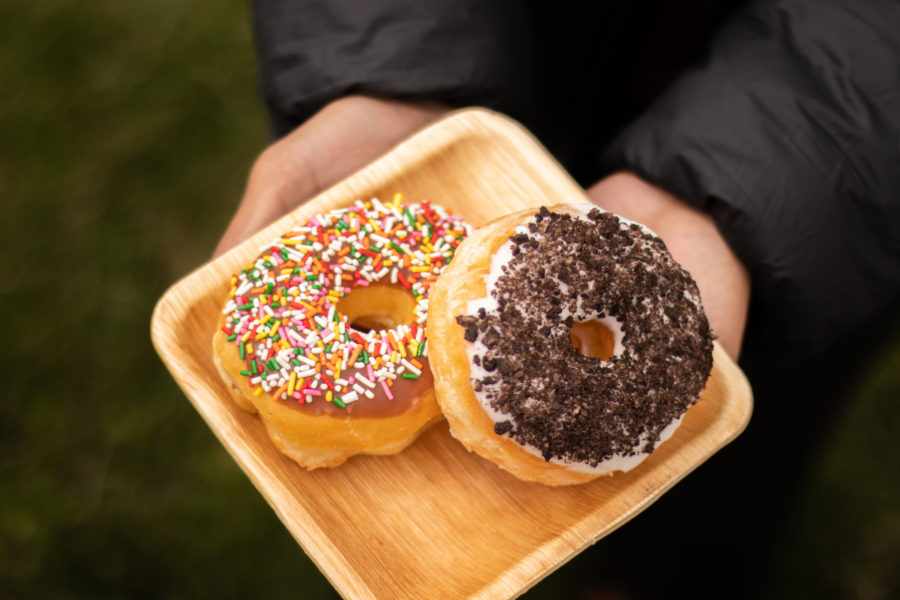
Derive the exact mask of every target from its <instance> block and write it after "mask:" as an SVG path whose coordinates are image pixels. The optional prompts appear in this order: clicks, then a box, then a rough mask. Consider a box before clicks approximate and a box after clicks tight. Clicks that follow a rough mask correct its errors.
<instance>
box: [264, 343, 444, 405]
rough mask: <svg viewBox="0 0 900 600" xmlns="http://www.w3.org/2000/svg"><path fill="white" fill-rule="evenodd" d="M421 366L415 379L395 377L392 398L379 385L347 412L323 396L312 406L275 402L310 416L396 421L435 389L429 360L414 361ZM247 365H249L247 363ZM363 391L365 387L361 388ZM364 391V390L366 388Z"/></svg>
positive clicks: (347, 374) (345, 374)
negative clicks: (389, 419)
mask: <svg viewBox="0 0 900 600" xmlns="http://www.w3.org/2000/svg"><path fill="white" fill-rule="evenodd" d="M416 360H418V361H419V362H420V363H422V374H421V375H420V376H419V378H418V379H403V378H402V377H398V378H397V379H395V380H394V385H393V386H392V387H391V394H393V396H394V397H393V398H392V399H389V398H388V397H387V395H386V394H385V393H384V389H383V388H382V387H381V384H380V383H378V384H376V385H375V387H374V388H372V390H371V391H372V394H373V395H374V397H373V398H367V397H366V396H363V395H362V394H360V397H359V400H357V401H356V402H351V403H349V404H347V407H346V408H341V407H339V406H337V405H336V404H335V403H334V402H326V401H325V398H324V397H323V396H316V397H315V398H314V399H313V401H312V402H310V403H309V404H307V403H306V402H304V401H303V400H300V401H297V400H294V399H287V400H278V402H280V403H281V404H284V405H286V406H291V407H293V408H295V409H296V410H299V411H301V412H304V413H306V414H310V415H315V416H319V415H329V416H333V417H351V418H353V417H360V418H361V417H366V418H370V419H371V418H380V417H395V416H397V415H399V414H403V413H404V412H406V411H408V410H411V409H412V408H413V407H415V406H416V405H417V404H418V403H419V402H420V401H421V398H422V396H423V395H425V394H426V393H428V392H429V391H430V390H431V389H433V388H434V377H433V375H432V374H431V368H430V367H429V366H428V359H427V358H426V357H424V356H419V357H418V358H416ZM247 363H248V365H249V361H247ZM357 373H361V374H362V375H363V376H365V375H366V370H365V369H356V368H353V369H347V370H345V371H342V372H341V377H342V378H343V379H349V378H350V376H351V375H354V376H355V375H356V374H357ZM363 387H364V388H365V386H363ZM366 389H367V388H366Z"/></svg>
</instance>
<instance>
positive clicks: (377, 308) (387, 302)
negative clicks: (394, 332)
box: [337, 284, 416, 333]
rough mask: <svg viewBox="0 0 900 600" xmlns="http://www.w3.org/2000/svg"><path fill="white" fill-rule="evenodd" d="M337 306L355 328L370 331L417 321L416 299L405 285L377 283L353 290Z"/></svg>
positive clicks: (364, 331)
mask: <svg viewBox="0 0 900 600" xmlns="http://www.w3.org/2000/svg"><path fill="white" fill-rule="evenodd" d="M337 309H338V312H340V313H341V314H343V315H344V316H345V317H347V323H349V325H350V327H351V328H352V329H355V330H356V331H359V332H361V333H368V332H369V331H381V330H385V329H394V328H395V327H397V326H398V325H404V324H409V323H412V322H413V321H415V318H416V299H415V298H414V297H413V295H412V294H411V293H410V292H409V290H407V289H406V288H401V287H398V286H393V285H379V284H374V285H370V286H368V287H355V288H353V289H352V290H350V293H349V294H347V295H346V296H344V297H343V298H342V299H341V300H340V301H339V302H338V303H337Z"/></svg>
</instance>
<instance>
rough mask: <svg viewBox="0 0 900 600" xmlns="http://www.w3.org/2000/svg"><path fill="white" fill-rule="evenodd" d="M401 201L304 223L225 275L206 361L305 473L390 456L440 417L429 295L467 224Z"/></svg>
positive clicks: (376, 202)
mask: <svg viewBox="0 0 900 600" xmlns="http://www.w3.org/2000/svg"><path fill="white" fill-rule="evenodd" d="M400 201H401V196H399V195H397V196H395V198H394V200H393V201H392V202H389V203H387V204H384V203H382V202H380V201H379V200H377V199H373V200H371V201H369V202H362V201H358V202H356V203H355V204H354V205H352V206H351V207H349V208H346V209H340V210H334V211H331V212H328V213H326V214H321V215H316V216H313V217H311V218H309V219H308V220H307V221H306V222H305V223H304V224H303V225H301V226H299V227H295V228H294V229H292V230H291V231H289V232H287V233H285V234H284V235H283V236H281V237H280V238H279V239H278V240H275V241H274V242H273V243H271V244H270V245H268V246H266V247H265V248H263V249H262V251H261V253H260V255H259V256H258V257H257V258H256V259H255V260H254V261H253V262H252V263H251V264H249V265H248V266H247V267H246V268H245V269H243V270H242V271H241V272H240V273H238V274H235V275H234V276H233V277H232V278H231V281H230V292H229V294H228V299H227V302H226V303H225V306H224V308H223V310H222V315H221V319H220V324H219V325H220V327H219V329H218V330H217V332H216V334H215V336H214V339H213V357H214V361H215V363H216V366H217V367H218V369H219V372H220V373H221V375H222V377H223V379H224V380H225V382H226V383H227V384H228V385H229V389H230V390H231V392H232V395H233V396H234V399H235V401H236V402H237V404H238V405H239V406H240V407H241V408H243V409H245V410H247V411H250V412H257V413H258V414H259V415H260V417H261V419H262V421H263V423H264V424H265V427H266V431H267V433H268V435H269V437H270V438H271V439H272V441H273V442H274V445H275V446H276V447H277V448H278V449H279V450H280V451H281V452H282V453H284V454H285V455H287V456H288V457H290V458H291V459H293V460H294V461H296V462H297V463H298V464H300V465H301V466H303V467H306V468H307V469H315V468H319V467H332V466H336V465H339V464H341V463H342V462H344V461H345V460H347V458H349V457H350V456H353V455H355V454H392V453H395V452H399V451H400V450H402V449H403V448H405V447H406V446H408V445H409V444H410V443H412V441H413V440H415V438H416V437H417V436H418V435H419V433H421V432H422V431H423V430H424V429H425V428H427V427H428V426H429V425H431V424H432V423H434V422H435V421H437V420H440V419H441V413H440V409H439V407H438V405H437V403H436V402H435V397H434V385H433V376H432V373H431V369H430V366H429V357H428V346H429V344H428V340H427V338H426V336H425V325H426V319H427V315H428V302H429V290H430V288H431V286H432V284H433V283H434V282H435V280H436V279H437V277H438V275H439V274H440V273H441V272H442V271H443V270H444V269H445V267H446V266H447V264H448V263H449V262H450V260H451V258H452V257H453V255H454V252H455V250H456V248H457V246H458V245H459V243H460V241H461V240H462V239H463V238H464V237H465V236H466V235H467V234H468V232H469V226H468V225H467V224H466V223H465V222H463V221H462V219H461V218H460V217H457V216H451V215H450V214H449V213H448V212H447V211H446V210H445V209H444V208H442V207H440V206H437V205H434V204H430V203H428V202H427V201H424V202H421V203H416V204H409V205H401V204H400Z"/></svg>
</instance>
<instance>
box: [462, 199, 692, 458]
mask: <svg viewBox="0 0 900 600" xmlns="http://www.w3.org/2000/svg"><path fill="white" fill-rule="evenodd" d="M569 206H570V207H571V208H572V209H573V211H574V212H575V213H576V214H575V215H574V218H578V219H581V220H584V221H588V222H591V223H593V221H592V220H591V219H590V218H589V217H588V216H587V215H588V213H589V212H590V211H591V210H593V209H595V208H597V209H598V210H601V211H602V209H599V208H598V207H596V206H595V205H593V204H586V203H583V204H571V205H569ZM617 217H618V216H617ZM618 218H619V219H620V221H621V226H622V228H623V229H628V228H629V227H630V226H631V225H632V224H635V225H638V226H639V227H641V229H643V230H644V231H645V232H647V233H648V234H650V235H652V236H653V237H658V236H657V235H656V234H655V233H654V232H653V231H651V230H650V229H648V228H647V227H646V226H644V225H642V224H640V223H635V222H633V221H629V220H627V219H624V218H622V217H618ZM517 233H524V234H526V235H529V236H531V235H532V234H531V232H530V231H529V230H528V227H527V225H520V226H518V227H516V228H515V230H514V233H513V234H511V235H510V237H512V235H515V234H517ZM512 246H513V242H512V240H511V239H510V240H507V241H505V242H504V243H503V244H502V245H501V246H500V247H499V248H498V249H497V250H496V251H495V253H494V254H493V256H492V257H491V261H490V269H489V271H488V273H487V275H486V276H485V278H484V279H485V296H484V297H483V298H478V299H475V300H471V301H469V302H468V304H467V311H468V314H469V315H475V314H477V312H478V310H479V309H484V310H485V312H486V313H488V314H492V313H494V314H496V312H497V310H498V309H499V306H498V304H497V300H496V299H495V298H494V297H493V293H492V292H493V290H494V289H495V288H496V286H497V282H498V280H499V279H500V277H501V276H502V275H503V267H504V266H505V265H507V264H509V262H510V261H511V260H512V258H513V254H512ZM558 283H559V284H560V286H561V287H562V286H565V284H564V283H563V282H558ZM566 287H567V286H566ZM567 291H568V290H566V289H564V290H563V292H564V293H566V292H567ZM576 310H577V312H576V313H572V312H571V311H569V310H568V309H564V310H563V311H562V313H561V315H560V318H561V319H566V318H567V317H569V316H571V317H572V318H573V320H574V321H576V322H586V321H592V320H597V321H599V322H600V323H602V324H603V325H604V326H605V327H607V328H608V329H609V330H610V332H612V334H613V354H612V356H621V354H622V353H623V352H624V351H625V347H624V345H623V343H622V342H623V338H624V332H623V329H622V324H621V323H620V322H619V320H618V319H617V318H615V317H613V316H610V315H607V316H605V317H603V318H600V319H598V318H597V316H596V315H593V314H588V313H587V312H586V311H584V310H583V309H582V308H581V304H580V299H579V302H578V303H577V309H576ZM486 352H487V347H486V346H485V345H484V344H483V343H482V342H481V341H480V339H479V340H476V341H475V342H472V343H469V344H467V345H466V354H467V358H468V360H469V365H470V377H471V379H472V380H473V381H474V380H483V379H484V378H485V377H487V376H488V375H489V373H488V371H487V370H486V369H484V367H482V366H481V365H477V364H475V362H474V360H473V359H474V357H475V356H476V355H478V356H485V354H486ZM603 363H607V364H609V361H602V362H601V365H602V364H603ZM473 391H474V390H473ZM474 393H475V397H476V398H477V399H478V401H479V403H480V404H481V406H482V408H483V409H484V411H485V413H486V414H487V415H488V416H489V417H490V419H491V420H492V421H493V422H494V423H500V422H504V421H508V420H510V415H509V414H507V413H504V412H502V411H500V410H497V409H496V408H494V407H493V406H491V403H490V401H489V400H488V398H487V393H486V391H485V390H484V389H482V390H481V391H475V392H474ZM530 402H535V403H536V402H538V401H537V400H536V399H531V400H530ZM681 420H682V418H681V417H679V418H677V419H675V420H674V421H672V422H671V423H670V424H669V425H668V426H666V428H665V429H663V430H662V431H661V432H660V434H659V439H658V441H657V443H656V445H655V446H654V448H653V449H655V448H656V446H658V445H659V444H660V443H662V442H664V441H666V440H667V439H669V438H670V437H671V436H672V434H673V433H674V432H675V430H676V429H677V428H678V426H679V425H680V424H681ZM646 444H647V436H646V433H645V434H643V435H642V436H641V437H640V438H639V440H638V442H637V443H636V444H635V445H634V448H643V447H645V446H646ZM520 447H521V448H523V449H524V450H525V451H527V452H528V453H530V454H533V455H535V456H538V457H542V455H541V452H540V451H539V450H538V449H537V448H535V447H533V446H531V445H527V444H524V445H523V444H520ZM649 455H650V454H649V453H645V452H635V453H630V454H615V455H613V456H611V457H609V458H608V459H606V460H604V461H602V462H600V463H598V464H596V465H591V464H589V463H586V462H576V461H567V460H564V459H560V458H551V459H550V461H549V462H550V463H551V464H555V465H559V466H563V467H565V468H566V469H568V470H571V471H574V472H576V473H583V474H590V475H596V474H604V473H611V472H613V471H628V470H630V469H633V468H634V467H636V466H637V465H639V464H640V463H641V462H643V461H644V459H646V458H647V457H648V456H649Z"/></svg>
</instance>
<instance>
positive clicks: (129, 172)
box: [0, 0, 900, 599]
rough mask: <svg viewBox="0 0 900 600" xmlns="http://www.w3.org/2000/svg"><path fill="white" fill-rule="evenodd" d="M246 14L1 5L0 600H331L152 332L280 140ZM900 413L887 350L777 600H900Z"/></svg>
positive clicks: (789, 558)
mask: <svg viewBox="0 0 900 600" xmlns="http://www.w3.org/2000/svg"><path fill="white" fill-rule="evenodd" d="M247 10H248V9H247V6H246V4H245V3H243V2H241V3H237V2H225V3H221V2H212V1H211V0H193V1H185V2H174V1H172V0H161V1H157V2H150V1H147V0H136V1H134V2H128V3H121V2H114V1H112V0H96V1H95V2H92V3H74V2H63V1H59V0H47V1H42V2H40V3H34V2H26V1H24V0H6V1H5V2H3V3H0V39H2V40H3V51H2V52H0V235H2V240H3V248H4V250H3V252H2V253H0V308H2V311H3V315H4V318H3V323H4V326H5V327H6V329H7V332H8V333H10V340H8V341H7V342H6V343H4V344H3V345H2V346H0V348H2V350H0V357H2V364H4V365H5V367H6V368H5V369H4V377H3V379H4V389H5V390H6V392H5V393H4V394H3V397H4V399H3V402H2V404H0V443H2V453H0V597H4V598H35V597H41V598H43V597H49V598H82V597H85V598H113V597H130V598H141V597H161V596H162V597H171V596H175V597H181V596H188V597H212V596H218V597H251V596H253V597H258V596H263V595H265V596H268V597H304V598H331V597H335V594H334V592H333V591H332V590H331V588H330V586H329V585H328V583H327V581H326V580H325V579H324V577H322V575H321V574H319V573H318V571H317V570H316V569H315V567H314V565H313V564H312V563H311V562H310V561H309V560H308V559H307V558H306V557H305V555H304V554H303V552H302V550H301V549H300V548H299V547H298V546H297V545H296V543H295V542H294V541H293V539H292V538H291V537H290V536H289V535H288V534H287V532H286V530H285V529H284V528H283V527H282V526H281V524H280V523H279V522H278V520H277V518H276V517H275V515H274V513H273V512H272V510H271V509H270V508H269V507H268V505H266V503H265V502H264V501H263V499H262V497H261V496H260V495H259V494H258V493H257V492H256V490H255V489H254V488H253V486H252V485H251V484H250V482H249V480H248V479H247V478H246V477H245V476H244V475H243V473H242V472H241V471H240V470H239V469H238V468H237V467H236V465H235V464H234V463H233V461H232V460H231V459H230V457H229V456H228V455H227V454H226V452H225V451H224V450H223V449H222V447H221V446H220V445H219V443H218V442H217V440H216V439H215V438H214V437H213V435H212V434H211V433H210V432H209V430H208V428H207V427H206V425H205V424H204V423H203V422H202V420H201V419H200V417H199V416H198V415H197V414H196V413H195V411H194V410H193V408H192V407H191V405H190V404H189V402H188V401H187V400H186V399H185V397H184V395H183V394H182V393H181V391H180V390H179V389H178V388H177V387H176V386H175V384H174V383H173V381H172V380H171V378H170V376H169V375H168V373H167V372H166V371H165V369H164V367H163V366H162V364H161V362H160V361H159V360H158V358H157V357H156V354H155V353H154V351H153V349H152V347H151V345H150V339H149V320H150V314H151V311H152V309H153V305H154V303H155V301H156V299H157V298H159V296H160V295H162V293H163V292H164V291H165V289H166V288H167V287H168V286H169V285H170V284H171V283H173V282H174V281H176V280H177V279H178V278H179V277H181V276H183V275H184V274H186V273H187V272H188V271H190V270H191V269H193V268H195V267H197V266H199V265H200V264H202V263H203V262H204V261H205V260H206V259H207V258H208V256H209V254H210V252H211V250H212V248H213V246H214V244H215V242H216V240H217V239H218V236H219V235H220V234H221V232H222V231H223V230H224V227H225V225H226V223H227V222H228V220H229V218H230V216H231V214H232V212H233V210H234V208H235V207H236V203H237V201H238V198H239V197H240V194H241V190H242V188H243V183H244V179H245V177H246V174H247V171H248V169H249V167H250V164H251V163H252V160H253V158H254V156H255V155H256V153H258V152H259V150H260V149H262V147H263V146H264V145H265V143H266V133H265V132H266V125H265V119H264V115H263V111H262V107H261V103H260V101H259V98H258V95H257V92H256V74H255V65H254V62H253V60H254V59H253V49H252V40H251V33H250V26H249V16H248V14H247ZM895 339H898V338H897V336H895ZM898 399H900V343H894V344H893V345H892V346H891V348H890V349H889V351H888V352H886V353H885V355H884V357H883V359H882V360H881V361H880V362H879V363H878V364H877V365H876V366H875V368H874V369H873V371H872V373H871V374H870V375H869V376H868V377H867V378H866V380H865V381H864V383H863V384H862V385H861V387H860V389H859V392H858V397H857V399H856V401H855V402H854V403H853V404H852V406H851V408H850V409H849V411H848V412H847V414H846V415H844V418H843V419H842V421H841V423H842V424H841V427H840V428H839V430H838V431H837V432H836V434H835V436H834V438H833V440H832V441H831V442H830V444H829V446H828V449H827V452H826V453H825V455H824V456H822V458H821V460H820V461H819V463H818V465H817V468H816V471H815V473H814V477H813V479H812V481H811V482H810V484H809V485H808V486H807V489H806V492H805V496H804V499H803V502H802V505H801V506H800V507H799V509H798V512H797V515H796V518H795V519H794V520H793V522H794V525H793V528H792V530H791V531H786V532H785V535H784V540H783V544H782V547H781V551H780V553H779V556H778V561H777V562H778V565H779V566H780V569H779V572H778V577H777V579H776V580H775V582H774V583H773V590H772V595H773V596H775V597H798V596H802V597H810V593H809V592H810V591H814V592H815V594H812V595H813V596H815V597H846V598H865V599H868V598H888V597H892V596H893V597H897V596H898V594H900V580H898V573H900V444H898V442H897V440H898V438H900V403H898ZM569 575H570V571H568V570H567V568H566V567H563V568H562V569H561V570H560V571H559V572H557V573H556V574H554V575H553V576H551V577H550V578H549V579H548V580H547V581H546V582H545V583H543V584H541V585H539V586H538V587H537V588H536V589H535V590H534V591H533V592H532V593H531V594H530V596H532V597H535V598H537V597H554V595H555V594H558V593H560V590H564V589H568V588H566V586H565V585H563V582H565V581H566V580H567V578H568V577H569ZM261 582H265V583H264V585H262V587H261Z"/></svg>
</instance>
